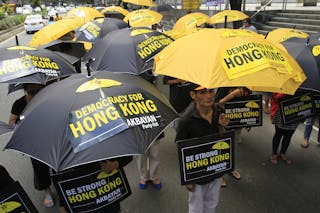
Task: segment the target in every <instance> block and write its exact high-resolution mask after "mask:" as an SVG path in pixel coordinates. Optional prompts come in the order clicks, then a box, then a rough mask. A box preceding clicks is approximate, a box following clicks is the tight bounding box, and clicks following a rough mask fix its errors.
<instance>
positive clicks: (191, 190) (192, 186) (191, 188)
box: [185, 184, 194, 192]
mask: <svg viewBox="0 0 320 213" xmlns="http://www.w3.org/2000/svg"><path fill="white" fill-rule="evenodd" d="M185 187H186V188H187V190H188V191H189V192H194V184H187V185H185Z"/></svg>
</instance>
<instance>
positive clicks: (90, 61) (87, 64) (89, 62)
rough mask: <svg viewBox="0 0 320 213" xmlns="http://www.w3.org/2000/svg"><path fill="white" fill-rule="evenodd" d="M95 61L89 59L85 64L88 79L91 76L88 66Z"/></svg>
mask: <svg viewBox="0 0 320 213" xmlns="http://www.w3.org/2000/svg"><path fill="white" fill-rule="evenodd" d="M95 60H96V59H95V58H89V60H88V61H87V63H86V68H87V73H88V77H90V76H91V70H90V64H91V63H92V62H94V61H95Z"/></svg>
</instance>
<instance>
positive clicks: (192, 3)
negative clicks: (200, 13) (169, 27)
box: [181, 0, 200, 10]
mask: <svg viewBox="0 0 320 213" xmlns="http://www.w3.org/2000/svg"><path fill="white" fill-rule="evenodd" d="M181 4H182V7H181V9H182V10H199V5H200V4H199V0H181Z"/></svg>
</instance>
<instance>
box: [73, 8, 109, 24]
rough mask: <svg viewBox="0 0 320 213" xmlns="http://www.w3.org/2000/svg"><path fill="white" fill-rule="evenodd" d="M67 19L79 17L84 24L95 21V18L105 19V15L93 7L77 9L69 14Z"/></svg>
mask: <svg viewBox="0 0 320 213" xmlns="http://www.w3.org/2000/svg"><path fill="white" fill-rule="evenodd" d="M67 17H77V18H79V19H80V20H81V22H82V24H84V23H86V22H88V21H91V20H94V19H95V18H103V17H104V16H103V14H102V13H100V12H99V11H98V10H96V9H94V8H92V7H76V8H73V9H71V10H70V11H69V12H68V13H67Z"/></svg>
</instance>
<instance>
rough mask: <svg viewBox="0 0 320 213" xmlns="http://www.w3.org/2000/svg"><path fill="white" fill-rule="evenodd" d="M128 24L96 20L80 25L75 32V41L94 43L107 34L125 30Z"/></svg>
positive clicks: (115, 20) (109, 20)
mask: <svg viewBox="0 0 320 213" xmlns="http://www.w3.org/2000/svg"><path fill="white" fill-rule="evenodd" d="M127 27H128V24H127V23H126V22H124V21H122V20H120V19H115V18H98V19H95V20H94V21H90V22H87V23H85V24H84V25H82V26H81V27H80V28H78V29H77V30H76V39H77V41H87V42H92V43H95V42H96V41H98V40H100V39H101V38H103V37H104V36H106V35H107V34H108V33H110V32H112V31H114V30H119V29H122V28H127Z"/></svg>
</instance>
